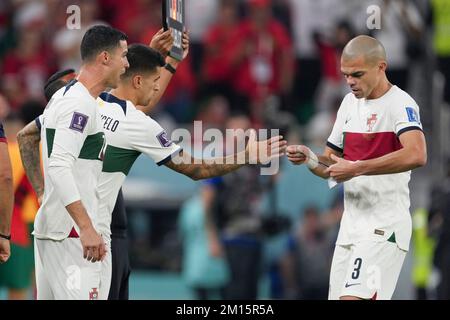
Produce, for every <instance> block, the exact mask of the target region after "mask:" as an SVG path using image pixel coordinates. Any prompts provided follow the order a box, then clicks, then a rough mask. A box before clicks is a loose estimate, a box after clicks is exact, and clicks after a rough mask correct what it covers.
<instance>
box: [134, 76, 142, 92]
mask: <svg viewBox="0 0 450 320" xmlns="http://www.w3.org/2000/svg"><path fill="white" fill-rule="evenodd" d="M141 86H142V77H141V76H140V75H138V74H137V75H135V76H134V77H133V87H134V88H136V89H140V88H141Z"/></svg>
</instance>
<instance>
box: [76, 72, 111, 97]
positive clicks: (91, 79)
mask: <svg viewBox="0 0 450 320" xmlns="http://www.w3.org/2000/svg"><path fill="white" fill-rule="evenodd" d="M77 80H78V81H79V82H80V83H81V84H83V85H84V86H85V87H86V89H87V90H88V91H89V93H90V94H91V96H93V97H94V99H97V97H98V96H99V95H100V93H102V92H103V91H105V90H106V85H105V80H104V79H103V78H102V75H101V72H98V70H96V68H95V67H94V66H88V65H84V66H82V67H81V69H80V73H79V74H78V77H77Z"/></svg>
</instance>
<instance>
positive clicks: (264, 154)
mask: <svg viewBox="0 0 450 320" xmlns="http://www.w3.org/2000/svg"><path fill="white" fill-rule="evenodd" d="M286 146H287V141H286V140H283V136H276V137H272V138H270V139H267V140H263V141H258V140H257V136H256V131H255V130H253V129H252V130H251V131H250V136H249V140H248V143H247V148H246V149H245V151H246V153H247V156H248V157H247V159H248V163H250V164H268V163H269V162H270V161H271V160H273V159H276V158H279V157H281V156H283V155H285V153H286Z"/></svg>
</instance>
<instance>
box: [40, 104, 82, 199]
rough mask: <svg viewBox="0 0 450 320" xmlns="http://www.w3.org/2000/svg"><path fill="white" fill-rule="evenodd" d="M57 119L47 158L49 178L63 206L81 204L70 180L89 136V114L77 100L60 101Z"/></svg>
mask: <svg viewBox="0 0 450 320" xmlns="http://www.w3.org/2000/svg"><path fill="white" fill-rule="evenodd" d="M63 103H64V105H60V106H54V107H57V108H59V110H58V115H57V118H56V128H55V134H54V140H53V143H52V150H51V153H50V154H49V158H48V175H49V177H50V179H51V181H52V183H53V184H54V187H55V190H57V192H58V193H59V196H60V199H61V201H62V203H63V205H64V206H67V205H69V204H71V203H73V202H75V201H78V200H80V199H81V198H80V193H79V190H78V188H77V186H76V182H75V179H74V176H73V172H72V169H73V166H74V163H75V160H76V159H77V157H78V156H79V154H80V151H81V148H82V147H83V143H84V141H85V139H86V137H87V135H88V133H89V131H90V130H89V127H90V110H89V109H88V107H89V105H88V106H85V105H84V103H83V102H82V101H79V99H74V98H68V99H64V100H63Z"/></svg>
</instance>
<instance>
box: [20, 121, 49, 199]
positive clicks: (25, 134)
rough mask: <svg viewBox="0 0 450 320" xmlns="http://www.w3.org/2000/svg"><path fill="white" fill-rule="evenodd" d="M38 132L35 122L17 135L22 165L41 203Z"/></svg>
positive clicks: (42, 183) (42, 180)
mask: <svg viewBox="0 0 450 320" xmlns="http://www.w3.org/2000/svg"><path fill="white" fill-rule="evenodd" d="M40 140H41V135H40V130H39V128H38V126H37V124H36V122H35V121H31V122H30V123H29V124H27V125H26V126H25V127H24V128H23V129H22V130H20V131H19V133H18V134H17V142H18V143H19V149H20V156H21V158H22V164H23V167H24V169H25V173H26V174H27V177H28V180H30V183H31V185H32V186H33V189H34V191H35V192H36V195H37V197H38V199H39V203H41V202H42V197H43V195H44V178H43V177H42V170H41V157H40V153H39V142H40Z"/></svg>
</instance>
